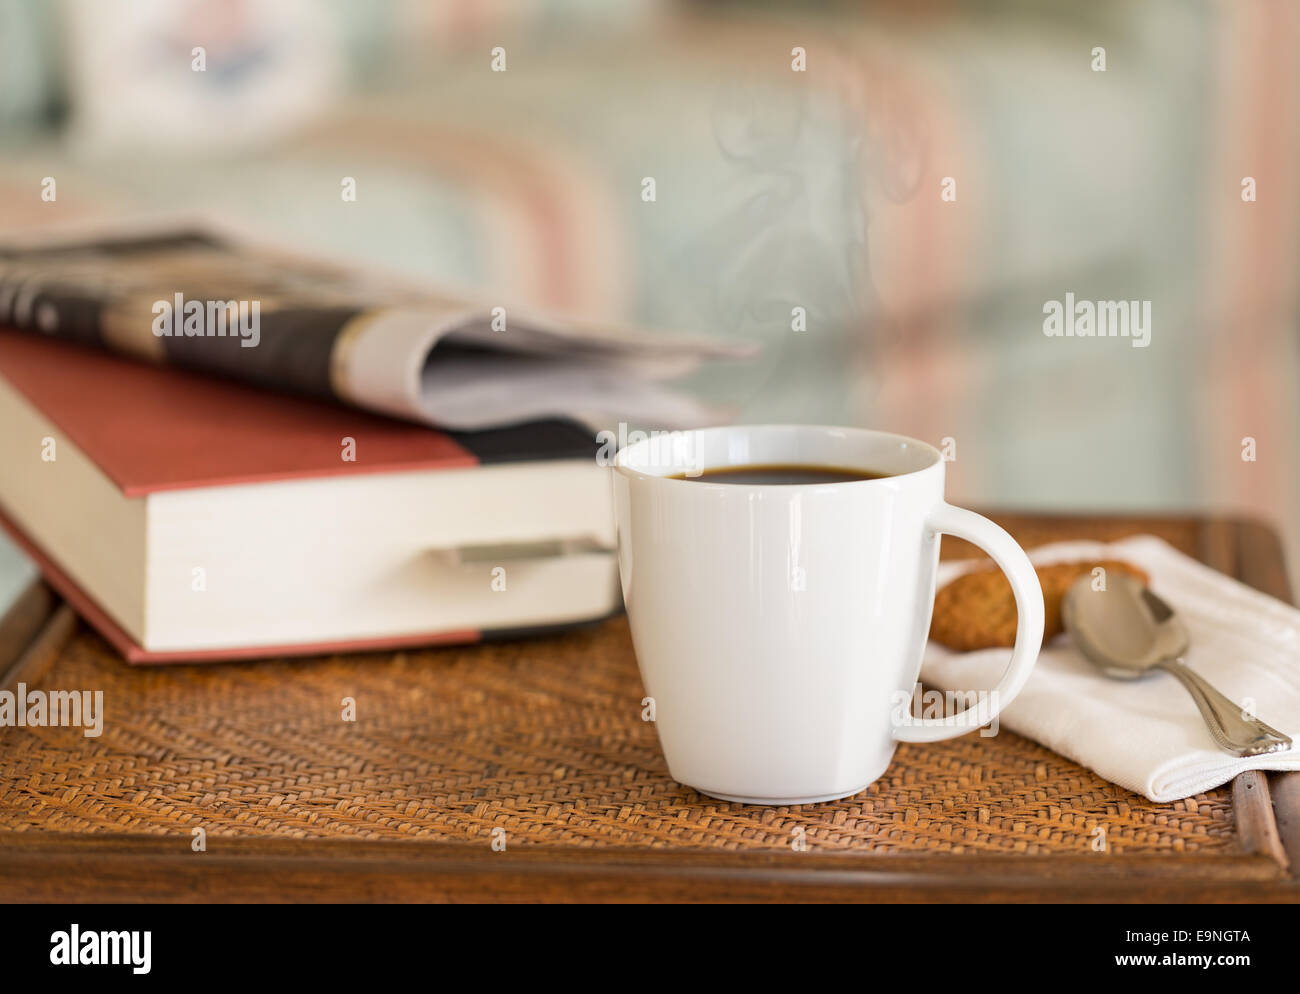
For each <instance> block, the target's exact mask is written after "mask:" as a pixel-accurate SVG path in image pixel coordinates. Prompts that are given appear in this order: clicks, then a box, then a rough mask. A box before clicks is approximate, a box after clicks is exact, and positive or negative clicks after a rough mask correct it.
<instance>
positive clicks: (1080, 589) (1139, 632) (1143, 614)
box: [1061, 571, 1291, 756]
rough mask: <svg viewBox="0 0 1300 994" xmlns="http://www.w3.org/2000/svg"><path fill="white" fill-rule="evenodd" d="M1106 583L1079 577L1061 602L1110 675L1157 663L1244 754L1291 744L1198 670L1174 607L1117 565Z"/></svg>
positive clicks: (1129, 675)
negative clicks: (1099, 585) (1098, 586)
mask: <svg viewBox="0 0 1300 994" xmlns="http://www.w3.org/2000/svg"><path fill="white" fill-rule="evenodd" d="M1106 581H1107V584H1106V589H1105V590H1094V589H1093V586H1092V577H1091V576H1084V577H1081V578H1080V579H1079V580H1077V581H1076V582H1075V583H1074V585H1073V586H1071V587H1070V589H1069V590H1067V591H1066V593H1065V598H1064V599H1063V600H1062V602H1061V620H1062V621H1063V622H1064V623H1065V629H1066V631H1068V632H1069V633H1070V635H1071V637H1072V638H1073V639H1074V644H1075V645H1076V646H1078V648H1079V651H1080V652H1081V653H1083V655H1084V657H1085V658H1086V659H1087V660H1088V661H1089V662H1091V663H1093V664H1094V665H1095V666H1097V667H1098V668H1099V669H1100V670H1101V671H1102V672H1103V673H1105V674H1106V675H1107V676H1111V677H1115V678H1117V679H1120V680H1134V679H1137V678H1138V677H1140V676H1142V675H1143V674H1144V673H1147V672H1149V671H1150V670H1153V669H1162V670H1166V671H1167V672H1169V673H1172V674H1173V675H1174V676H1176V677H1178V679H1179V680H1181V681H1182V683H1183V686H1184V687H1186V688H1187V692H1188V693H1190V694H1191V695H1192V699H1193V700H1194V701H1196V706H1197V707H1198V708H1200V709H1201V717H1203V718H1204V719H1205V724H1206V725H1208V726H1209V729H1210V734H1211V735H1212V736H1214V741H1215V742H1217V743H1218V744H1219V746H1220V747H1221V748H1223V749H1224V750H1226V751H1227V752H1230V753H1234V754H1235V755H1238V756H1258V755H1260V754H1262V753H1266V752H1280V751H1281V750H1283V749H1290V748H1291V739H1290V738H1288V737H1287V736H1285V735H1283V734H1282V733H1281V732H1279V731H1278V730H1277V729H1275V728H1271V727H1269V726H1268V725H1266V724H1264V723H1263V722H1262V721H1260V720H1259V719H1258V718H1253V717H1247V716H1246V715H1245V714H1243V713H1242V708H1241V707H1240V706H1239V705H1237V704H1234V703H1233V702H1232V701H1230V700H1229V699H1228V698H1226V697H1224V696H1223V695H1222V694H1221V693H1219V692H1218V691H1217V690H1215V689H1214V688H1213V687H1212V686H1210V684H1209V683H1207V682H1206V681H1205V679H1204V678H1202V677H1200V676H1197V674H1196V673H1194V672H1193V671H1192V670H1191V669H1190V668H1189V667H1188V666H1187V664H1186V663H1184V662H1183V660H1182V656H1183V654H1184V653H1185V652H1187V648H1188V646H1189V645H1190V644H1191V637H1190V636H1189V635H1188V633H1187V628H1186V626H1185V625H1183V623H1182V621H1180V620H1179V618H1178V616H1177V615H1176V614H1174V610H1173V608H1171V607H1170V606H1169V605H1168V604H1166V603H1165V602H1164V601H1162V600H1161V599H1160V598H1159V597H1157V596H1156V595H1155V594H1153V593H1152V592H1151V591H1150V590H1149V589H1148V588H1147V587H1145V586H1143V585H1142V583H1140V582H1139V581H1138V580H1135V579H1134V578H1133V577H1130V576H1125V575H1123V574H1119V573H1115V572H1114V571H1111V573H1110V575H1109V576H1107V577H1106Z"/></svg>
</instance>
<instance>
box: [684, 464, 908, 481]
mask: <svg viewBox="0 0 1300 994" xmlns="http://www.w3.org/2000/svg"><path fill="white" fill-rule="evenodd" d="M891 475H893V474H891V473H875V472H872V471H871V470H869V469H850V468H847V467H844V466H804V465H797V464H792V465H785V464H773V465H756V466H719V467H718V468H716V469H706V470H705V471H704V472H703V473H700V474H698V475H696V476H688V475H687V474H685V473H677V474H676V475H674V476H670V477H668V479H670V480H688V481H692V482H695V483H742V484H749V485H751V486H752V485H754V484H762V485H765V486H771V485H773V484H777V485H780V484H786V485H797V484H802V485H807V484H810V483H853V482H856V481H858V480H879V479H883V478H884V477H886V476H891Z"/></svg>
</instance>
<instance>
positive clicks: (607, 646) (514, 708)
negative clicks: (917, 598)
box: [0, 514, 1300, 902]
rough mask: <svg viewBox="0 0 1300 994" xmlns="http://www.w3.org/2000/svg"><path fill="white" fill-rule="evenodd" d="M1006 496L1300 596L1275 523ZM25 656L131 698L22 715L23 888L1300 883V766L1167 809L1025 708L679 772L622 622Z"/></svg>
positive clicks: (3, 878) (1022, 521)
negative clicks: (1101, 774)
mask: <svg viewBox="0 0 1300 994" xmlns="http://www.w3.org/2000/svg"><path fill="white" fill-rule="evenodd" d="M994 517H995V518H997V519H998V520H1000V521H1001V522H1002V523H1003V524H1004V525H1005V526H1006V527H1007V528H1009V529H1010V530H1011V532H1012V533H1013V534H1014V535H1016V537H1017V538H1018V539H1019V540H1020V541H1021V543H1022V544H1024V545H1026V546H1033V545H1037V544H1041V543H1043V542H1047V541H1053V540H1059V539H1065V538H1094V539H1102V540H1113V539H1117V538H1120V537H1122V536H1124V535H1130V534H1136V533H1151V534H1156V535H1159V536H1161V537H1162V538H1164V539H1166V540H1167V541H1169V542H1171V543H1172V544H1174V545H1176V546H1178V547H1179V548H1182V549H1183V550H1184V551H1187V552H1189V553H1191V554H1193V555H1196V556H1198V557H1199V558H1201V559H1202V560H1204V561H1205V562H1207V563H1210V564H1211V565H1213V566H1215V567H1216V568H1218V569H1221V570H1223V571H1225V572H1227V573H1230V574H1233V575H1235V576H1237V577H1239V578H1241V579H1242V580H1244V581H1245V582H1246V583H1249V584H1251V585H1253V586H1255V587H1257V588H1259V589H1261V590H1265V591H1267V592H1268V593H1271V594H1273V595H1275V596H1278V597H1282V598H1286V599H1289V597H1290V591H1289V589H1288V586H1287V579H1286V574H1285V570H1284V568H1283V563H1282V557H1281V552H1280V548H1279V545H1278V542H1277V539H1276V537H1275V535H1274V534H1273V533H1272V532H1271V531H1269V530H1268V529H1267V528H1265V527H1262V526H1260V525H1258V524H1254V523H1249V522H1244V521H1237V520H1227V519H1209V518H1192V517H1159V518H1149V517H1148V518H1138V517H1125V518H1082V517H1061V516H1055V517H1048V516H1040V515H1029V514H995V515H994ZM970 554H973V550H972V549H971V548H970V547H969V546H966V545H964V543H960V542H957V541H953V540H945V543H944V555H945V556H962V555H970ZM38 602H40V603H38ZM42 605H43V606H44V608H45V609H50V608H51V607H52V604H51V601H50V599H49V598H48V596H47V595H40V596H36V597H34V598H33V600H32V603H31V604H29V605H28V606H27V608H26V610H28V611H29V612H30V616H29V618H28V622H29V626H30V627H37V626H36V625H34V624H31V619H32V618H34V617H37V615H40V614H43V613H44V611H43V610H42ZM20 680H22V681H24V682H26V683H27V684H28V686H29V687H44V688H47V689H50V690H55V689H102V690H103V691H104V698H105V711H106V718H105V726H104V731H103V734H102V735H101V736H99V737H97V738H87V737H85V736H84V735H82V733H81V731H80V730H79V729H69V728H53V729H46V728H40V729H30V728H28V729H15V728H5V729H2V730H0V899H2V900H5V901H33V900H35V901H65V900H66V901H79V900H95V901H281V900H291V901H313V900H325V901H438V900H496V901H513V900H529V901H530V900H547V901H590V900H598V901H604V900H609V901H620V900H638V901H639V900H759V901H767V900H782V901H788V900H836V901H838V900H848V901H872V902H879V901H895V900H927V901H992V900H1083V901H1086V900H1132V901H1157V900H1172V901H1185V900H1236V901H1296V900H1297V899H1300V878H1297V876H1296V875H1295V870H1296V867H1298V866H1300V774H1288V775H1282V776H1279V775H1273V776H1267V777H1266V776H1264V775H1261V774H1244V775H1242V776H1241V777H1238V778H1237V780H1236V781H1235V782H1234V783H1233V784H1231V785H1225V786H1224V787H1222V788H1219V789H1217V790H1213V791H1209V792H1207V793H1205V794H1201V795H1197V796H1196V797H1194V798H1189V799H1188V800H1186V801H1180V802H1177V803H1174V804H1164V805H1160V804H1153V803H1151V802H1150V801H1147V800H1146V799H1145V798H1142V797H1139V796H1137V795H1134V794H1131V793H1129V792H1127V791H1125V790H1123V789H1121V788H1119V787H1116V786H1115V785H1113V784H1109V783H1107V782H1105V781H1103V780H1101V779H1099V778H1098V777H1096V776H1094V775H1093V774H1091V773H1090V772H1088V771H1087V770H1085V769H1083V768H1081V767H1079V766H1077V765H1076V764H1074V763H1072V762H1070V761H1069V760H1066V759H1064V758H1063V757H1061V756H1058V755H1056V754H1055V753H1052V752H1050V751H1049V750H1047V749H1045V748H1043V747H1041V746H1039V745H1037V744H1036V743H1033V742H1030V741H1028V740H1026V739H1023V738H1020V737H1019V736H1016V735H1014V734H1012V733H1009V732H1006V731H1003V732H1002V733H1000V734H999V735H997V736H995V737H992V738H981V737H980V736H976V735H969V736H964V737H962V738H960V739H956V740H953V741H951V742H946V743H938V744H935V745H927V746H920V745H904V746H903V747H901V748H900V749H899V752H898V757H897V759H896V760H895V763H894V764H893V766H892V767H891V768H890V770H889V771H888V773H887V774H886V776H885V777H884V778H882V779H881V780H880V781H879V782H878V783H876V784H874V785H873V786H872V787H871V788H869V789H868V790H867V791H864V792H863V793H861V794H859V795H857V796H856V797H853V798H848V799H845V800H843V801H837V802H833V803H830V804H822V805H806V806H801V807H786V808H756V807H746V806H743V805H734V804H728V803H725V802H721V801H715V800H712V799H710V798H706V797H703V796H701V795H699V794H697V793H695V792H694V791H692V790H690V789H689V788H685V787H682V786H680V785H678V784H676V783H674V782H673V781H672V780H671V779H670V778H669V777H668V775H667V771H666V769H665V767H664V764H663V759H662V756H661V755H660V753H659V750H658V744H657V742H656V740H655V735H654V730H653V727H652V725H651V724H649V723H648V722H646V721H643V720H642V716H641V703H640V702H641V697H642V696H643V691H642V689H641V684H640V680H639V677H638V675H637V671H636V665H635V660H634V657H633V654H632V648H631V644H630V641H629V638H628V632H627V626H626V621H625V620H624V619H621V618H619V619H614V620H612V621H608V622H605V623H602V624H600V625H597V626H594V627H591V628H587V629H582V630H578V631H573V632H569V633H565V634H563V635H557V636H551V637H546V638H538V639H532V640H527V641H520V642H514V643H496V644H485V645H479V646H466V647H445V648H436V649H428V650H423V651H411V652H404V653H391V654H368V655H355V656H347V657H337V656H336V657H322V658H319V659H312V660H266V661H259V662H255V663H239V664H221V665H214V664H206V665H195V666H184V667H159V668H133V667H129V666H127V665H126V664H124V663H122V662H121V661H120V660H118V659H117V658H116V657H115V656H114V655H113V653H112V651H111V650H110V649H109V648H108V646H107V645H106V644H105V643H104V642H103V641H102V640H101V639H100V638H99V637H98V636H97V635H95V634H94V633H93V632H91V631H89V630H88V629H86V628H85V627H84V626H81V625H79V624H78V623H77V621H76V619H75V618H74V617H73V616H72V615H71V614H70V612H68V611H67V609H66V607H58V608H55V609H53V610H52V613H49V614H48V615H46V616H45V617H44V621H43V624H42V625H40V626H39V633H38V634H37V635H36V637H35V638H34V640H32V641H31V643H30V645H29V647H28V648H27V649H26V650H25V652H24V654H23V655H22V656H21V658H19V659H18V660H17V661H16V662H15V663H14V664H12V665H11V666H10V667H9V668H8V672H7V674H6V675H5V677H4V678H3V681H0V682H3V683H4V685H6V686H9V685H12V684H16V683H17V682H19V681H20ZM345 697H350V698H353V699H354V700H355V702H356V719H357V720H356V721H351V722H349V721H344V720H343V718H342V701H343V698H345ZM1099 827H1100V828H1101V829H1102V830H1103V833H1104V838H1105V840H1106V845H1105V847H1104V849H1103V850H1102V851H1098V849H1097V839H1098V838H1099V835H1101V834H1103V833H1099V831H1098V829H1099ZM199 830H201V831H199ZM200 841H201V842H202V845H200V844H199V843H200ZM503 847H504V849H503Z"/></svg>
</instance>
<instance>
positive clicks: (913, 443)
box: [613, 422, 943, 492]
mask: <svg viewBox="0 0 1300 994" xmlns="http://www.w3.org/2000/svg"><path fill="white" fill-rule="evenodd" d="M739 429H744V430H746V431H769V430H773V429H780V430H784V431H792V430H793V431H799V432H840V433H846V434H847V433H852V434H855V435H870V436H873V437H874V438H876V439H883V440H892V441H895V442H901V443H903V444H904V445H905V446H906V447H915V448H917V449H920V450H922V451H923V452H926V453H928V454H929V455H930V457H931V459H930V461H929V462H928V463H926V464H925V465H924V466H922V467H921V468H920V469H913V470H908V471H907V472H906V473H890V474H889V475H888V476H881V477H876V478H873V479H862V480H837V481H834V482H829V483H726V484H722V483H719V484H711V485H713V486H726V487H731V488H733V489H749V488H755V489H762V490H782V491H787V492H788V491H791V490H800V489H810V488H814V487H857V486H864V485H871V484H888V483H889V482H890V481H892V480H904V479H907V478H908V477H912V476H919V475H920V474H922V473H928V472H929V471H931V470H933V469H934V467H935V466H936V465H942V464H943V453H941V452H940V451H939V450H938V449H937V448H936V447H935V446H933V445H931V444H930V443H929V442H923V441H921V440H920V439H919V438H913V437H912V436H911V435H901V434H899V433H898V432H892V431H880V430H878V429H876V428H853V427H848V426H845V425H817V424H777V423H771V422H769V423H765V424H737V425H710V426H708V427H705V428H681V429H677V430H675V431H668V432H664V434H680V435H701V434H704V433H706V432H709V433H712V432H725V431H736V430H739ZM653 440H654V435H650V436H649V437H647V438H643V439H640V440H639V441H636V442H633V443H632V444H631V445H628V446H625V447H624V448H622V449H619V450H618V452H617V453H616V454H615V456H614V465H613V469H614V472H616V473H622V474H623V475H624V476H626V477H628V478H630V479H634V480H658V481H661V482H663V483H681V484H685V483H694V484H696V485H697V486H698V484H699V482H700V481H699V480H698V479H685V480H684V479H680V478H677V477H675V476H660V475H658V474H656V473H645V472H642V471H641V470H639V469H635V468H633V467H631V466H628V465H627V464H626V462H625V459H624V457H625V456H626V455H627V453H629V452H632V451H633V450H635V449H637V448H639V447H640V446H643V445H649V444H650V443H651V442H652V441H653ZM791 465H799V464H798V463H791ZM706 485H708V484H706Z"/></svg>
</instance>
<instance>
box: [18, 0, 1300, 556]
mask: <svg viewBox="0 0 1300 994" xmlns="http://www.w3.org/2000/svg"><path fill="white" fill-rule="evenodd" d="M107 8H108V5H102V4H96V3H92V2H88V0H69V2H64V3H59V4H42V3H39V2H36V0H0V203H3V204H4V205H5V206H4V212H3V219H2V220H3V222H4V224H5V226H16V227H24V226H43V225H47V224H49V223H52V222H57V221H76V220H86V219H92V218H94V219H109V218H113V217H119V216H120V217H127V216H135V215H139V214H142V213H148V212H155V211H164V210H187V211H188V210H202V211H212V212H217V213H219V214H221V215H223V216H225V217H227V218H229V219H230V220H231V221H233V222H236V223H240V224H244V225H248V226H251V227H255V228H257V229H259V230H261V231H263V232H265V233H266V234H267V235H269V236H272V237H275V238H278V239H280V240H282V241H291V242H296V243H299V244H302V245H303V246H304V247H307V248H315V249H325V250H328V251H329V252H331V253H333V254H335V255H340V256H343V257H346V258H349V259H352V260H355V261H357V262H360V263H364V264H367V265H372V266H374V265H377V266H381V267H387V268H392V269H396V270H399V271H401V272H403V273H405V274H407V275H410V276H413V277H415V278H417V279H420V280H424V281H427V282H428V283H429V284H430V285H448V286H456V287H460V288H465V289H469V290H472V291H474V292H476V293H479V294H481V295H484V296H486V297H488V298H490V299H492V300H499V301H501V302H502V303H511V302H513V303H517V304H520V305H528V306H534V307H545V308H550V309H553V310H556V311H560V312H567V313H572V314H575V315H580V316H582V317H584V318H595V319H600V320H609V321H618V322H632V323H637V324H642V325H647V326H652V327H662V328H666V329H673V330H681V331H689V332H705V333H710V334H718V335H724V336H737V337H746V338H752V339H756V340H759V341H762V342H763V343H764V344H765V346H766V348H765V352H764V355H763V357H762V358H761V359H760V360H758V361H757V362H756V363H754V364H752V365H747V366H739V367H725V368H724V367H718V368H713V369H709V370H706V371H705V372H704V373H702V374H701V375H700V376H699V377H698V378H697V379H696V381H695V382H694V388H695V389H696V390H698V391H699V392H700V393H701V394H703V395H706V396H707V397H709V398H710V399H712V400H716V401H720V402H723V403H726V404H728V405H730V406H731V407H732V408H733V409H734V411H735V417H736V418H737V419H738V420H741V419H743V420H749V421H765V420H789V421H805V422H837V423H847V424H855V425H870V426H873V427H879V428H886V429H890V430H896V431H901V432H905V433H908V434H912V435H916V436H919V437H922V438H926V439H928V440H930V441H932V442H934V443H936V444H939V443H941V442H942V441H943V440H945V439H947V440H950V442H949V445H948V449H949V451H950V452H951V453H952V454H953V455H955V459H954V461H953V463H952V465H951V466H950V480H951V482H950V487H949V489H950V493H951V495H952V498H953V499H954V500H956V501H960V502H965V503H970V502H974V503H979V504H984V505H1000V506H1012V507H1033V508H1052V507H1055V508H1061V509H1085V510H1097V511H1101V510H1119V509H1122V510H1140V509H1143V508H1151V509H1155V508H1159V509H1171V508H1180V507H1185V508H1189V509H1190V508H1192V507H1207V506H1208V507H1215V508H1222V509H1225V510H1237V511H1244V512H1247V513H1251V514H1254V515H1257V516H1260V517H1263V518H1265V519H1266V520H1268V521H1270V522H1272V523H1274V524H1277V525H1280V526H1282V527H1283V528H1284V531H1285V533H1286V538H1287V542H1288V545H1289V549H1288V551H1289V554H1290V559H1291V562H1292V563H1293V564H1294V563H1295V562H1296V561H1297V557H1298V556H1300V528H1298V527H1297V525H1298V522H1297V518H1296V511H1297V495H1298V494H1300V486H1298V484H1300V460H1298V459H1297V456H1296V445H1295V432H1296V426H1297V425H1298V424H1300V389H1297V386H1298V385H1300V355H1298V354H1297V353H1298V351H1300V349H1298V338H1300V336H1298V335H1297V324H1296V308H1297V300H1298V299H1300V298H1298V296H1297V280H1296V273H1297V261H1298V253H1300V203H1298V202H1297V193H1296V189H1297V184H1296V177H1297V175H1300V171H1298V169H1297V166H1298V165H1300V113H1298V111H1300V107H1298V106H1297V104H1298V103H1300V66H1298V64H1297V62H1296V60H1295V59H1294V57H1293V55H1294V52H1295V51H1297V50H1300V11H1297V9H1295V8H1294V6H1293V5H1288V4H1283V3H1270V2H1263V0H1249V2H1241V3H1229V2H1217V3H1211V2H1201V3H1190V4H1188V3H1178V2H1173V0H1156V2H1148V3H1142V4H1133V3H1122V2H1103V3H1096V4H1088V5H1080V4H1075V3H1066V2H1060V0H1057V2H1046V3H1024V2H1000V3H993V4H978V5H975V4H972V5H965V4H957V3H936V4H927V5H924V8H923V9H921V10H915V9H913V5H910V4H903V3H884V4H874V5H861V4H849V3H820V4H815V5H809V6H806V7H790V6H787V5H776V4H745V3H725V4H723V3H712V4H710V3H702V4H701V3H669V2H654V0H638V2H633V3H627V4H619V5H603V4H597V3H590V2H579V0H533V2H506V0H498V2H495V3H492V4H482V3H472V2H461V3H436V4H426V3H417V2H414V0H394V2H390V3H370V4H365V5H360V4H350V3H346V2H343V0H335V2H322V3H310V2H306V0H303V2H289V0H277V2H272V3H256V4H254V3H235V2H217V0H206V2H205V0H181V2H169V3H140V4H133V5H131V13H130V15H129V17H127V16H126V15H121V16H119V14H118V9H117V8H116V7H114V8H113V10H111V11H109V10H108V9H107ZM196 47H201V48H203V50H204V56H205V67H204V69H203V71H201V72H199V71H195V69H194V66H193V60H194V58H195V55H194V51H195V48H196ZM1098 49H1104V56H1103V57H1104V66H1105V68H1104V71H1103V70H1100V69H1098V67H1097V50H1098ZM498 50H499V52H498ZM797 50H802V53H803V55H802V58H803V62H804V65H805V66H806V68H805V69H804V71H795V69H794V68H793V64H795V63H796V62H797V61H798V60H799V58H800V56H799V55H798V52H797ZM501 59H504V69H505V71H494V69H493V63H494V61H495V62H497V63H498V68H500V60H501ZM45 177H54V178H56V179H57V190H58V197H57V200H56V201H55V202H53V203H49V202H44V201H42V199H41V197H40V192H41V184H42V180H43V179H44V178H45ZM344 177H352V178H353V179H355V181H356V189H357V197H356V200H355V202H347V201H344V200H343V199H342V198H341V197H340V183H341V180H342V179H343V178H344ZM1247 178H1250V179H1251V180H1253V183H1254V188H1255V190H1256V192H1257V195H1256V199H1255V200H1253V201H1251V200H1246V199H1243V189H1244V188H1243V181H1244V180H1245V179H1247ZM647 180H652V181H653V199H650V198H649V197H648V195H647V193H648V190H649V186H648V185H647V182H646V181H647ZM1067 293H1072V294H1073V295H1074V297H1075V298H1076V299H1080V300H1093V301H1106V300H1138V301H1150V302H1151V311H1152V315H1153V319H1152V329H1151V339H1150V344H1149V345H1148V346H1147V347H1145V348H1135V347H1133V345H1134V343H1133V342H1132V341H1131V340H1128V339H1122V338H1119V339H1087V338H1077V339H1070V338H1055V337H1048V336H1047V335H1045V334H1044V331H1043V322H1044V306H1045V305H1046V304H1047V302H1049V301H1053V300H1062V299H1064V297H1065V295H1066V294H1067ZM798 313H802V314H803V315H804V316H805V317H804V319H803V320H802V321H800V320H796V318H795V315H796V314H798ZM1248 439H1249V440H1252V441H1253V450H1252V451H1253V454H1254V455H1255V459H1254V460H1253V461H1250V460H1248V459H1245V458H1243V451H1244V447H1245V446H1246V440H1248Z"/></svg>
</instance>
